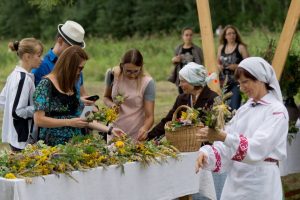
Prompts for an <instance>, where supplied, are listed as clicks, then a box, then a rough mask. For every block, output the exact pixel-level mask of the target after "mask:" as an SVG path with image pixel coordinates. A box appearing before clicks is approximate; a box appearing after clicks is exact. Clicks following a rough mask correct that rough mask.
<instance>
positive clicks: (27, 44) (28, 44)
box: [8, 38, 44, 59]
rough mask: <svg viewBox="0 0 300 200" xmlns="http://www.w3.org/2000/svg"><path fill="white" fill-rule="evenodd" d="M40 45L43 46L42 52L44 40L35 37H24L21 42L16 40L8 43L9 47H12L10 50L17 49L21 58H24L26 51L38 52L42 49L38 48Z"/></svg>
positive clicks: (30, 52)
mask: <svg viewBox="0 0 300 200" xmlns="http://www.w3.org/2000/svg"><path fill="white" fill-rule="evenodd" d="M38 46H39V47H41V52H43V49H44V47H43V44H42V42H41V41H39V40H37V39H35V38H24V39H22V40H21V41H20V42H19V41H14V42H9V43H8V47H9V48H10V50H12V51H16V52H17V55H18V56H19V58H20V59H22V57H23V55H24V54H25V53H29V54H35V53H37V52H38V50H40V49H38V48H37V47H38Z"/></svg>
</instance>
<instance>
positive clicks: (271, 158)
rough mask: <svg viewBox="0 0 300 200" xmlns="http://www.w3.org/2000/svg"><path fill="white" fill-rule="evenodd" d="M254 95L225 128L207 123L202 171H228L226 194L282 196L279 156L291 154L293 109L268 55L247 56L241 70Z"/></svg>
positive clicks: (201, 134)
mask: <svg viewBox="0 0 300 200" xmlns="http://www.w3.org/2000/svg"><path fill="white" fill-rule="evenodd" d="M235 78H236V79H237V81H238V82H239V84H240V88H241V90H242V91H243V92H244V93H245V94H246V95H248V97H249V100H248V101H247V103H245V104H244V105H243V106H242V107H240V108H239V109H238V111H237V113H236V115H235V116H234V117H233V119H232V120H231V121H230V122H229V124H228V125H227V126H226V127H225V130H221V131H219V132H217V131H215V130H213V129H209V128H207V127H205V128H203V129H201V130H200V132H199V135H198V136H199V138H200V140H201V141H207V140H209V141H215V142H214V143H213V145H212V146H203V147H201V148H200V150H199V152H200V153H199V157H198V159H197V162H196V171H199V169H207V170H211V171H214V172H222V171H227V172H228V174H227V179H226V182H225V185H224V188H223V192H222V195H221V200H227V199H228V200H229V199H230V200H231V199H243V200H250V199H251V200H253V199H257V200H260V199H272V200H276V199H278V200H279V199H282V185H281V179H280V172H279V168H278V162H279V161H281V160H283V159H285V158H286V140H287V133H288V114H287V110H286V108H285V107H284V105H283V103H282V95H281V91H280V87H279V84H278V81H277V79H276V75H275V72H274V70H273V68H272V66H271V65H270V64H269V63H268V62H266V61H265V60H264V59H262V58H259V57H250V58H246V59H244V60H243V61H242V62H241V63H240V64H239V66H238V68H237V70H236V72H235Z"/></svg>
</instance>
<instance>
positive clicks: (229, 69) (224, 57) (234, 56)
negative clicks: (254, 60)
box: [217, 25, 249, 110]
mask: <svg viewBox="0 0 300 200" xmlns="http://www.w3.org/2000/svg"><path fill="white" fill-rule="evenodd" d="M219 42H220V45H219V47H218V55H217V59H218V60H217V61H218V67H219V71H220V77H219V79H220V83H221V86H223V82H224V80H225V78H226V77H227V78H228V82H227V92H232V94H233V95H232V96H231V98H230V99H229V101H228V102H227V103H228V105H229V106H230V108H231V109H232V110H237V109H238V108H239V107H240V106H241V100H242V97H241V95H240V89H239V86H238V83H237V82H236V81H235V80H234V72H235V70H236V68H237V66H238V64H239V63H240V62H241V61H242V60H243V59H245V58H247V57H249V53H248V50H247V45H246V44H245V43H244V42H243V41H242V38H241V35H240V34H239V32H238V30H237V28H236V27H234V26H232V25H227V26H226V27H225V28H224V30H223V32H222V34H221V36H220V41H219Z"/></svg>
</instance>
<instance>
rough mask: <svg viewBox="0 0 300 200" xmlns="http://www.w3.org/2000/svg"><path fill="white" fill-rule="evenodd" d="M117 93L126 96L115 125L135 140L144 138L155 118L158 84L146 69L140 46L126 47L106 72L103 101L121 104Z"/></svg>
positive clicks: (106, 103)
mask: <svg viewBox="0 0 300 200" xmlns="http://www.w3.org/2000/svg"><path fill="white" fill-rule="evenodd" d="M118 95H122V96H123V97H124V102H123V103H122V104H121V105H119V117H118V119H117V120H116V121H115V122H114V123H113V126H114V127H118V128H120V129H122V130H123V131H124V132H125V133H126V134H128V135H129V136H130V137H131V138H132V139H134V140H140V141H141V140H145V139H146V138H147V134H148V131H149V129H150V128H151V127H152V125H153V121H154V104H155V84H154V80H153V79H152V77H151V76H149V75H147V74H146V73H144V70H143V56H142V54H141V53H140V52H139V51H138V50H137V49H132V50H129V51H127V52H126V53H125V54H124V55H123V57H122V59H121V63H120V65H119V66H117V67H114V68H113V69H111V70H109V71H108V72H107V74H106V88H105V93H104V100H103V101H104V104H105V105H106V106H109V107H114V106H118V102H116V97H117V96H118Z"/></svg>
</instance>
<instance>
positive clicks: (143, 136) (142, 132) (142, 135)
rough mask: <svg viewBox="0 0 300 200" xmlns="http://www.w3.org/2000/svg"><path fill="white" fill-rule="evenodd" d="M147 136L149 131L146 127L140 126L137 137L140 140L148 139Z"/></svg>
mask: <svg viewBox="0 0 300 200" xmlns="http://www.w3.org/2000/svg"><path fill="white" fill-rule="evenodd" d="M147 136H148V131H147V130H146V129H145V128H144V127H142V128H140V130H139V133H138V137H137V139H138V141H144V140H146V139H147Z"/></svg>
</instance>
